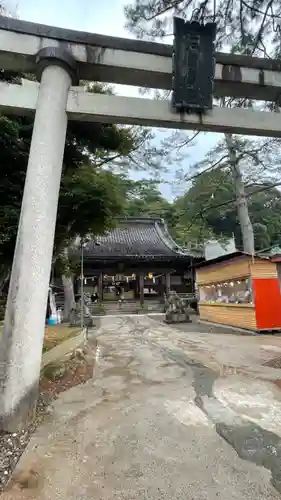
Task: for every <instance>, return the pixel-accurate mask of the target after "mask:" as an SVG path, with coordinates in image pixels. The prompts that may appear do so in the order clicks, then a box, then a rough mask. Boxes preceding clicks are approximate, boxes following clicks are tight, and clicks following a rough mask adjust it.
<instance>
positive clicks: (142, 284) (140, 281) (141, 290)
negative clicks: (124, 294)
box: [139, 272, 144, 306]
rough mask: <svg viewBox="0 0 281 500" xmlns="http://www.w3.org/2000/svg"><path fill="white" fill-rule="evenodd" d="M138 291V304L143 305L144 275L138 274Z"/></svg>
mask: <svg viewBox="0 0 281 500" xmlns="http://www.w3.org/2000/svg"><path fill="white" fill-rule="evenodd" d="M139 291H140V304H141V306H143V304H144V273H143V272H141V273H140V274H139Z"/></svg>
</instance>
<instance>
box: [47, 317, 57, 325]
mask: <svg viewBox="0 0 281 500" xmlns="http://www.w3.org/2000/svg"><path fill="white" fill-rule="evenodd" d="M56 324H57V318H56V317H55V316H50V317H49V319H48V325H56Z"/></svg>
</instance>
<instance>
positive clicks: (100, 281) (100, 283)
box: [98, 271, 103, 302]
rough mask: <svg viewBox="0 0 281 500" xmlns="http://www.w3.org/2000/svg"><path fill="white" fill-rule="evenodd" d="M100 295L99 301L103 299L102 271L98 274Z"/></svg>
mask: <svg viewBox="0 0 281 500" xmlns="http://www.w3.org/2000/svg"><path fill="white" fill-rule="evenodd" d="M98 296H99V301H100V302H102V301H103V273H102V271H101V272H100V274H99V276H98Z"/></svg>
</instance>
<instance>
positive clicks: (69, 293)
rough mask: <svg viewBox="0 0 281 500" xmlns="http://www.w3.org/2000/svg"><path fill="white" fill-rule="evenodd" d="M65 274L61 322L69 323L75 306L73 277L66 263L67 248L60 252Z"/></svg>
mask: <svg viewBox="0 0 281 500" xmlns="http://www.w3.org/2000/svg"><path fill="white" fill-rule="evenodd" d="M62 256H63V261H64V268H65V272H64V273H63V274H62V284H63V293H64V306H63V321H69V319H70V313H71V310H72V309H73V307H74V304H75V295H74V287H73V277H72V274H71V272H70V267H69V261H68V248H64V250H63V252H62Z"/></svg>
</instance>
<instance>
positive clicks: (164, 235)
mask: <svg viewBox="0 0 281 500" xmlns="http://www.w3.org/2000/svg"><path fill="white" fill-rule="evenodd" d="M160 221H161V222H160V224H161V225H162V226H163V228H164V232H163V231H162V229H161V228H160V225H159V223H158V221H156V222H155V228H156V231H157V233H158V234H159V236H160V238H161V240H162V241H163V243H164V245H166V246H167V247H168V248H169V249H170V250H172V252H174V253H175V254H177V255H178V254H181V255H188V253H187V252H185V251H184V250H183V249H182V248H181V247H180V245H178V244H177V243H176V242H175V241H174V240H173V238H172V236H171V235H170V232H169V230H168V226H167V224H166V222H165V221H164V219H160Z"/></svg>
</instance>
